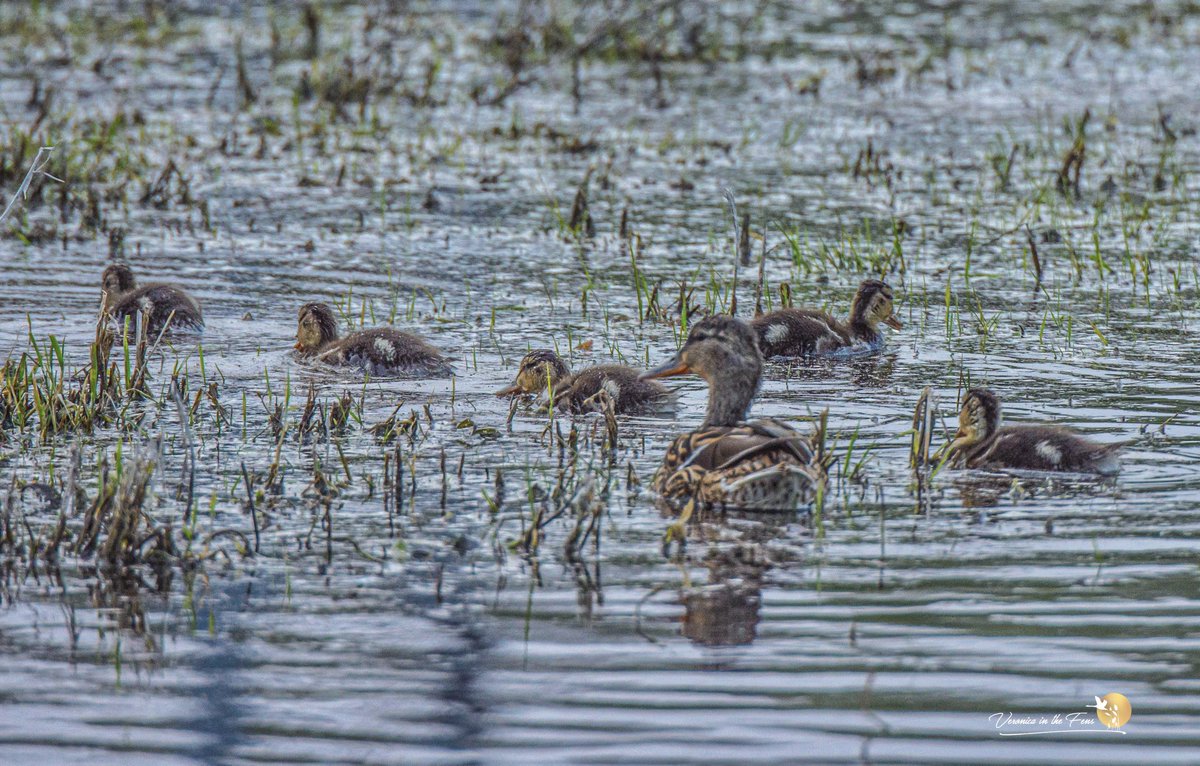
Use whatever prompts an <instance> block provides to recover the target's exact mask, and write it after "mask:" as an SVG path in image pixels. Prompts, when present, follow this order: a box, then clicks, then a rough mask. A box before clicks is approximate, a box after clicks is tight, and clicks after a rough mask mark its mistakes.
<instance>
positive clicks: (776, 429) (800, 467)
mask: <svg viewBox="0 0 1200 766" xmlns="http://www.w3.org/2000/svg"><path fill="white" fill-rule="evenodd" d="M761 372H762V354H761V353H759V350H758V337H757V335H756V334H755V332H754V330H753V329H752V328H751V327H750V325H748V324H746V323H745V322H743V321H741V320H739V319H735V318H733V317H730V316H724V315H715V316H710V317H707V318H705V319H703V320H701V321H700V322H698V323H697V324H695V325H693V327H692V331H691V333H690V334H689V335H688V339H687V342H685V343H684V344H683V348H681V349H679V353H678V354H676V355H675V358H674V359H672V360H671V361H669V362H667V363H666V364H664V365H663V366H661V367H658V368H656V369H653V370H651V371H649V372H647V373H645V374H644V375H643V376H642V377H643V378H665V377H669V376H672V375H684V374H686V373H695V374H696V375H699V376H700V377H702V378H704V379H705V380H706V381H707V382H708V414H707V415H706V416H705V418H704V423H703V424H702V425H701V426H700V428H698V429H696V430H695V431H692V432H691V433H687V434H684V435H683V436H680V437H678V438H677V439H675V441H674V442H672V444H671V446H670V447H669V448H668V449H667V454H666V456H665V457H664V458H663V464H662V467H661V468H659V469H658V472H657V473H656V474H655V475H654V485H653V488H654V491H655V492H657V493H658V494H659V496H661V497H663V498H665V499H667V500H677V501H683V500H687V499H695V500H696V501H697V502H699V503H704V504H712V505H725V506H732V507H736V508H743V509H746V510H791V509H793V508H795V507H796V506H797V505H798V504H800V503H802V502H806V501H807V500H808V498H809V497H810V496H811V493H812V492H813V490H814V488H815V487H817V486H818V485H820V484H822V483H823V482H824V481H825V466H824V464H823V462H822V460H821V458H820V456H819V455H818V452H817V449H816V447H815V446H814V445H813V442H812V441H811V440H810V439H808V438H807V437H805V436H803V435H801V434H800V433H799V432H798V431H796V430H795V429H793V428H792V427H791V426H789V425H787V424H785V423H781V422H779V421H777V420H754V421H751V422H746V421H745V417H746V413H747V412H748V411H749V409H750V403H751V402H752V401H753V400H754V395H755V393H756V392H757V391H758V381H759V375H760V374H761Z"/></svg>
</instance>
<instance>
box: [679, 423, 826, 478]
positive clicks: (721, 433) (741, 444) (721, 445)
mask: <svg viewBox="0 0 1200 766" xmlns="http://www.w3.org/2000/svg"><path fill="white" fill-rule="evenodd" d="M682 440H686V448H687V455H686V456H685V457H684V458H683V462H682V464H681V466H680V467H681V468H684V467H689V466H695V467H697V468H700V469H703V470H705V471H725V470H729V469H730V468H732V467H733V466H735V465H737V464H739V463H743V462H746V461H749V460H753V459H754V458H757V457H762V456H766V455H771V457H772V458H774V459H775V460H777V461H786V462H797V463H800V464H802V465H808V464H810V463H813V462H814V461H815V452H814V450H813V445H812V441H811V440H810V439H809V438H808V437H806V436H804V434H802V433H800V432H799V431H797V430H796V429H794V428H792V427H791V426H789V425H787V424H786V423H781V422H779V421H778V420H754V421H751V422H749V423H742V424H740V425H736V426H720V427H711V428H702V429H700V430H699V431H693V432H692V433H690V434H685V435H684V436H681V437H679V439H677V440H676V444H677V445H678V446H680V447H683V446H684V445H681V444H679V442H680V441H682ZM673 446H676V445H673Z"/></svg>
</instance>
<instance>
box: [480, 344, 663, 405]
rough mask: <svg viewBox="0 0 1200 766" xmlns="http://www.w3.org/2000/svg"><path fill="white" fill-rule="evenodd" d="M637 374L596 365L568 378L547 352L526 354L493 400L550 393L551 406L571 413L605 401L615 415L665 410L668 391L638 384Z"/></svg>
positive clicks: (561, 363) (656, 385)
mask: <svg viewBox="0 0 1200 766" xmlns="http://www.w3.org/2000/svg"><path fill="white" fill-rule="evenodd" d="M639 375H640V373H639V372H638V370H635V369H633V368H632V367H626V366H625V365H623V364H600V365H596V366H594V367H587V368H585V369H583V370H580V371H579V372H577V373H574V374H572V372H571V370H570V368H569V367H567V364H566V362H564V361H563V360H562V359H561V358H560V357H559V356H558V354H556V353H554V352H553V351H550V350H549V349H538V350H536V351H530V352H529V353H528V354H526V355H525V358H524V359H522V360H521V366H520V367H519V368H518V369H517V377H515V378H514V379H513V382H512V385H509V386H507V387H505V388H502V389H500V390H499V391H497V392H496V396H514V395H518V394H538V393H541V392H543V391H547V390H549V391H552V392H553V394H554V406H555V407H559V408H562V409H565V410H569V411H571V412H592V411H595V410H599V409H601V406H602V402H601V400H602V399H603V398H605V397H607V398H608V399H610V400H611V401H612V402H613V406H614V409H615V410H616V412H619V413H631V412H645V411H647V410H656V409H660V408H662V407H664V406H668V405H669V404H670V403H671V402H672V401H673V396H672V394H671V392H670V390H668V389H667V387H666V386H664V385H662V384H661V383H655V382H653V381H649V380H641V379H640V377H639Z"/></svg>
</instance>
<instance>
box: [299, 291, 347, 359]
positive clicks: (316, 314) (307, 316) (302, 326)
mask: <svg viewBox="0 0 1200 766" xmlns="http://www.w3.org/2000/svg"><path fill="white" fill-rule="evenodd" d="M337 336H338V330H337V318H336V317H334V315H333V309H331V308H329V306H328V305H326V304H324V303H306V304H304V305H303V306H301V307H300V317H299V323H298V325H297V327H296V350H297V351H299V352H300V353H302V354H315V353H316V352H317V351H319V350H320V349H321V347H322V346H324V345H326V344H328V343H332V342H333V341H335V340H337Z"/></svg>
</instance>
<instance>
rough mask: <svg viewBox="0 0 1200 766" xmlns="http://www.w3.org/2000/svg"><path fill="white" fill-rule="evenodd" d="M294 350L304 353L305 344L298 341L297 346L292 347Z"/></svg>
mask: <svg viewBox="0 0 1200 766" xmlns="http://www.w3.org/2000/svg"><path fill="white" fill-rule="evenodd" d="M292 348H294V349H296V350H297V351H303V350H304V344H303V343H301V342H300V341H296V345H294V346H292Z"/></svg>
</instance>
